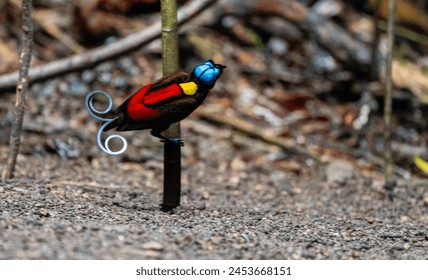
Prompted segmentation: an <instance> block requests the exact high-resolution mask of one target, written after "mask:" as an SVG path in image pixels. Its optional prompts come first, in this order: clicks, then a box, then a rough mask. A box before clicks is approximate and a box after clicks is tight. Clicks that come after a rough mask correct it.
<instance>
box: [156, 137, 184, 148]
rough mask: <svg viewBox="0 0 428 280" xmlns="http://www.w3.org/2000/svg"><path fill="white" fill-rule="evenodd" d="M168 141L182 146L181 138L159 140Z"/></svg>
mask: <svg viewBox="0 0 428 280" xmlns="http://www.w3.org/2000/svg"><path fill="white" fill-rule="evenodd" d="M165 141H167V142H170V143H173V144H176V145H180V146H184V142H183V139H182V138H165V139H163V140H161V142H165Z"/></svg>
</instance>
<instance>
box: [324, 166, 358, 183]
mask: <svg viewBox="0 0 428 280" xmlns="http://www.w3.org/2000/svg"><path fill="white" fill-rule="evenodd" d="M326 176H327V182H328V183H329V184H340V185H343V184H345V183H346V182H347V181H348V180H349V179H352V178H355V176H356V171H355V170H354V166H353V165H352V164H351V163H350V162H348V161H345V160H333V161H331V162H330V163H329V165H328V166H327V168H326Z"/></svg>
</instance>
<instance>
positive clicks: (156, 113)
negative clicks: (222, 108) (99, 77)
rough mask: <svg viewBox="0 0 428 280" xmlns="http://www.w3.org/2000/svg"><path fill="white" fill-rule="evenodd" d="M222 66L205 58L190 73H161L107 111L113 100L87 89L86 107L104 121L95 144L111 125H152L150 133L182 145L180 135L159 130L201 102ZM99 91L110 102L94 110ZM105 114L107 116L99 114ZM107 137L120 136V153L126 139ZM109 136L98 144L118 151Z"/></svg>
mask: <svg viewBox="0 0 428 280" xmlns="http://www.w3.org/2000/svg"><path fill="white" fill-rule="evenodd" d="M225 67H226V66H223V65H221V64H216V63H214V62H213V61H212V60H208V61H206V62H204V63H202V64H199V65H198V66H196V67H195V69H193V71H192V73H191V74H190V75H187V74H186V73H185V72H177V73H174V74H172V75H169V76H166V77H163V78H161V79H160V80H158V81H156V82H154V83H153V84H148V85H146V86H144V87H143V88H141V89H140V90H138V91H137V92H135V93H134V94H133V95H131V96H130V97H129V98H128V99H126V100H125V101H124V102H123V103H122V104H121V105H120V106H119V107H118V108H117V109H116V110H114V111H113V112H112V113H110V110H111V108H112V100H111V97H110V96H109V95H108V94H107V93H105V92H102V91H93V92H91V93H89V94H88V95H87V96H86V102H85V105H86V108H87V110H88V111H89V113H90V115H91V116H92V117H94V118H96V119H98V120H100V121H103V122H104V124H103V125H102V126H101V128H100V130H99V133H98V137H97V138H98V140H99V141H98V145H100V139H101V133H102V132H103V131H108V130H110V129H113V128H116V130H117V131H129V130H142V129H151V134H152V135H153V136H155V137H158V138H160V139H162V140H163V141H169V142H172V143H176V144H179V145H182V144H183V141H182V139H181V138H167V137H166V136H164V135H163V134H162V133H163V132H164V131H165V130H166V129H167V128H168V127H169V126H170V125H171V124H172V123H175V122H178V121H181V120H183V119H185V118H186V117H187V116H189V115H190V114H191V113H192V112H193V111H194V110H195V109H196V108H198V107H199V105H201V104H202V102H203V101H204V100H205V98H206V97H207V95H208V92H209V91H210V89H212V88H213V87H214V85H215V83H216V81H217V79H218V78H219V77H220V76H221V74H222V73H223V69H224V68H225ZM98 93H100V94H103V95H105V96H106V97H107V98H108V100H109V103H110V104H109V106H108V108H107V109H106V110H104V111H98V110H96V109H95V107H94V105H93V104H92V102H93V101H92V98H93V97H94V95H95V94H98ZM94 112H95V113H94ZM107 114H108V115H109V117H108V118H103V117H100V115H107ZM110 137H119V138H121V139H122V141H124V148H122V150H121V151H119V152H120V153H122V152H123V151H124V149H126V145H125V144H126V140H125V139H124V138H123V137H122V136H119V135H112V136H110ZM109 140H110V138H107V140H106V143H105V144H104V145H101V146H100V148H101V149H102V150H103V151H105V152H107V153H110V154H118V153H119V152H112V151H111V150H110V149H109V148H108V141H109ZM102 146H104V148H105V149H103V147H102Z"/></svg>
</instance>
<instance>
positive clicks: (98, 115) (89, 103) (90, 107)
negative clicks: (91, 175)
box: [85, 90, 128, 155]
mask: <svg viewBox="0 0 428 280" xmlns="http://www.w3.org/2000/svg"><path fill="white" fill-rule="evenodd" d="M97 94H101V95H104V96H105V97H106V98H107V100H108V105H107V107H106V108H105V109H104V110H97V109H96V108H95V106H94V101H93V99H94V97H95V96H96V95H97ZM85 107H86V110H87V111H88V113H89V115H90V116H91V117H92V118H94V119H96V120H98V121H101V122H103V124H102V125H101V127H100V128H99V129H98V133H97V144H98V147H99V148H100V149H101V150H102V151H103V152H105V153H106V154H109V155H120V154H123V153H124V152H125V151H126V149H127V148H128V141H126V139H125V137H123V136H122V135H118V134H113V135H110V136H108V137H107V138H106V139H105V141H104V142H103V141H102V137H101V135H102V133H103V131H104V129H105V128H106V127H107V126H108V125H110V124H111V123H112V122H114V121H116V119H117V117H116V118H104V117H102V116H103V115H106V114H108V113H110V111H111V109H112V108H113V100H112V98H111V97H110V95H109V94H108V93H106V92H104V91H102V90H94V91H91V92H90V93H88V94H87V95H86V97H85ZM114 138H118V139H120V141H122V148H121V149H120V150H118V151H112V150H111V149H110V147H109V143H110V141H111V140H112V139H114Z"/></svg>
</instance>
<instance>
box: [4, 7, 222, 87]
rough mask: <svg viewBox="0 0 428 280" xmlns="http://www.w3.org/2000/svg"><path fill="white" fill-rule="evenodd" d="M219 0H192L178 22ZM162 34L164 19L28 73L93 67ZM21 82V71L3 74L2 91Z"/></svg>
mask: <svg viewBox="0 0 428 280" xmlns="http://www.w3.org/2000/svg"><path fill="white" fill-rule="evenodd" d="M216 1H217V0H198V1H192V2H190V3H189V4H187V5H185V6H183V7H182V8H180V9H179V11H178V24H183V23H186V22H187V21H189V20H190V19H192V18H193V17H194V16H196V15H197V14H199V13H200V12H201V11H203V10H204V9H205V8H207V7H209V6H210V5H212V4H214V3H215V2H216ZM160 36H161V21H160V20H159V21H157V22H156V23H155V24H153V25H152V26H150V27H148V28H146V29H144V30H142V31H140V32H137V33H133V34H130V35H128V36H126V37H125V38H123V39H120V40H118V41H116V42H114V43H111V44H109V45H106V46H102V47H98V48H95V49H93V50H90V51H88V52H86V53H83V54H78V55H74V56H71V57H68V58H64V59H60V60H57V61H54V62H51V63H48V64H44V65H40V66H36V67H33V68H32V69H31V71H30V73H29V81H30V83H34V82H38V81H42V80H46V79H50V78H53V77H56V76H59V75H64V74H67V73H70V72H74V71H79V70H83V69H87V68H90V67H93V66H94V65H97V64H100V63H102V62H105V61H107V60H110V59H113V58H117V57H119V56H122V55H125V54H127V53H129V52H132V51H134V50H136V49H138V48H140V47H141V46H143V45H146V44H148V43H150V42H151V41H153V40H154V39H156V38H159V37H160ZM17 82H18V71H16V72H13V73H10V74H6V75H3V76H0V92H1V91H6V90H10V89H12V88H13V87H15V86H16V84H17Z"/></svg>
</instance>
